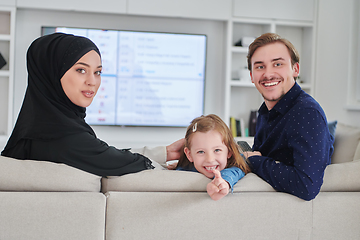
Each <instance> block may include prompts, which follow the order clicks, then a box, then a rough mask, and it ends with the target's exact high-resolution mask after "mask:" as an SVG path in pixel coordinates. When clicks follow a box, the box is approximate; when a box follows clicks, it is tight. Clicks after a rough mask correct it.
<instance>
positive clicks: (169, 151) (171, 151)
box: [166, 138, 185, 161]
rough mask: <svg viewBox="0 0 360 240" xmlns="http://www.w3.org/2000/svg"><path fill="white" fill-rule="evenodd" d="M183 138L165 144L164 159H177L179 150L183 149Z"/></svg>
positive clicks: (179, 153)
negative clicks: (167, 144)
mask: <svg viewBox="0 0 360 240" xmlns="http://www.w3.org/2000/svg"><path fill="white" fill-rule="evenodd" d="M184 144H185V138H182V139H180V140H177V141H176V142H173V143H172V144H170V145H169V146H166V161H171V160H179V158H180V155H181V152H182V151H183V150H184Z"/></svg>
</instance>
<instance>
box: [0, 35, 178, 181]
mask: <svg viewBox="0 0 360 240" xmlns="http://www.w3.org/2000/svg"><path fill="white" fill-rule="evenodd" d="M27 68H28V86H27V89H26V94H25V98H24V102H23V105H22V107H21V110H20V113H19V116H18V119H17V122H16V125H15V128H14V130H13V132H12V135H11V136H10V139H9V140H8V142H7V145H6V146H5V149H4V150H3V151H2V152H1V155H3V156H7V157H13V158H17V159H32V160H42V161H51V162H56V163H65V164H67V165H69V166H72V167H75V168H78V169H81V170H84V171H87V172H89V173H93V174H96V175H99V176H120V175H123V174H127V173H134V172H139V171H142V170H145V169H150V168H153V166H152V162H151V161H150V159H148V158H147V157H145V156H144V155H141V154H137V153H132V152H130V151H129V150H126V149H122V150H120V149H116V148H115V147H111V146H108V145H107V144H106V143H105V142H103V141H101V140H100V139H98V138H97V137H96V135H95V132H94V131H93V129H92V128H91V127H90V126H89V125H88V124H87V123H86V122H85V120H84V118H85V111H86V107H88V106H89V105H90V104H91V102H92V100H93V98H94V96H95V95H96V93H97V90H98V88H99V86H100V82H101V70H102V64H101V55H100V51H99V49H98V48H97V47H96V45H95V44H94V43H93V42H92V41H90V40H89V39H87V38H84V37H79V36H74V35H70V34H63V33H54V34H50V35H46V36H43V37H40V38H38V39H36V40H35V41H34V42H33V43H32V44H31V45H30V47H29V49H28V52H27ZM182 145H183V141H182V140H179V141H177V142H175V143H173V144H171V145H169V146H167V147H166V151H165V150H164V151H161V152H162V153H163V154H162V155H161V156H159V158H160V157H161V158H162V159H157V160H159V161H164V159H165V158H166V159H167V160H171V159H172V160H174V159H178V158H179V156H180V149H181V146H182ZM148 154H149V155H154V154H156V153H154V152H150V151H148ZM165 154H166V157H165V156H164V155H165Z"/></svg>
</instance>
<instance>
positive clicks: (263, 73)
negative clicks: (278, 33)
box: [250, 42, 299, 110]
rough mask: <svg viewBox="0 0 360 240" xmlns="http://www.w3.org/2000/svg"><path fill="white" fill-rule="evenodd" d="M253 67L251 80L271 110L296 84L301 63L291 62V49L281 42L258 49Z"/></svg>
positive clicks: (253, 57) (253, 60)
mask: <svg viewBox="0 0 360 240" xmlns="http://www.w3.org/2000/svg"><path fill="white" fill-rule="evenodd" d="M251 69H252V71H251V72H250V76H251V81H252V82H253V83H254V84H255V86H256V88H257V90H258V91H259V92H260V94H261V95H262V96H263V98H264V100H265V104H266V106H267V108H268V109H269V110H270V109H272V108H273V107H274V106H275V105H276V103H277V102H278V101H279V100H280V99H281V98H282V97H283V96H284V95H285V94H286V93H287V92H288V91H289V90H290V89H291V88H292V86H294V84H295V79H294V77H297V76H298V75H299V63H295V64H294V65H292V64H291V57H290V54H289V51H288V49H287V47H286V46H285V45H284V44H283V43H280V42H276V43H270V44H267V45H265V46H262V47H259V48H258V49H256V51H255V52H254V54H253V56H252V58H251Z"/></svg>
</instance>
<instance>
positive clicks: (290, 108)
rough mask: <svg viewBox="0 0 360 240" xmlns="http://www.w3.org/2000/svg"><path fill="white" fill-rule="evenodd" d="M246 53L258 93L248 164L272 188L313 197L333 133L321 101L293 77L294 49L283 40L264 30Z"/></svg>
mask: <svg viewBox="0 0 360 240" xmlns="http://www.w3.org/2000/svg"><path fill="white" fill-rule="evenodd" d="M247 58H248V69H249V70H250V76H251V81H252V82H253V83H254V84H255V86H256V88H257V90H258V91H259V92H260V94H261V95H262V96H263V98H264V103H263V104H262V105H261V107H260V108H259V111H258V112H259V116H258V119H257V126H256V134H255V138H254V145H253V150H254V152H246V154H247V157H248V160H249V163H250V167H251V169H252V171H253V172H254V173H256V174H257V175H258V176H259V177H261V178H262V179H264V180H265V181H267V182H268V183H269V184H270V185H271V186H272V187H273V188H274V189H276V190H277V191H281V192H287V193H290V194H293V195H295V196H297V197H299V198H302V199H304V200H311V199H314V198H315V197H316V195H317V194H318V193H319V191H320V188H321V185H322V183H323V176H324V170H325V168H326V166H327V165H328V164H330V158H331V155H332V152H333V142H334V138H333V136H332V135H331V134H330V132H329V130H328V126H327V120H326V116H325V113H324V111H323V110H322V108H321V106H320V105H319V104H318V103H317V102H316V101H315V100H314V99H313V98H312V97H311V96H310V95H308V94H307V93H305V92H304V91H303V90H302V89H301V88H300V86H299V85H298V84H297V83H296V78H297V77H298V76H299V71H300V65H299V54H298V52H297V50H296V49H295V47H294V46H293V45H292V44H291V43H290V42H289V41H288V40H286V39H283V38H281V37H280V36H279V35H277V34H273V33H266V34H263V35H261V36H260V37H258V38H257V39H255V41H254V42H253V43H252V44H251V45H250V46H249V54H248V57H247Z"/></svg>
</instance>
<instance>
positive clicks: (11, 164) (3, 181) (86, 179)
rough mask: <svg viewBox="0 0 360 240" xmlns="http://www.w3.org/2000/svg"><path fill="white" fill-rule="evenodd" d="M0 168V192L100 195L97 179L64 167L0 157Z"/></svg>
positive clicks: (98, 180)
mask: <svg viewBox="0 0 360 240" xmlns="http://www.w3.org/2000/svg"><path fill="white" fill-rule="evenodd" d="M0 166H1V167H0V191H49V192H60V191H63V192H64V191H66V192H75V191H76V192H100V186H101V181H100V180H101V178H100V177H98V176H96V175H93V174H90V173H87V172H84V171H81V170H79V169H76V168H73V167H70V166H67V165H65V164H57V163H52V162H46V161H33V160H17V159H14V158H8V157H4V156H0Z"/></svg>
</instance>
